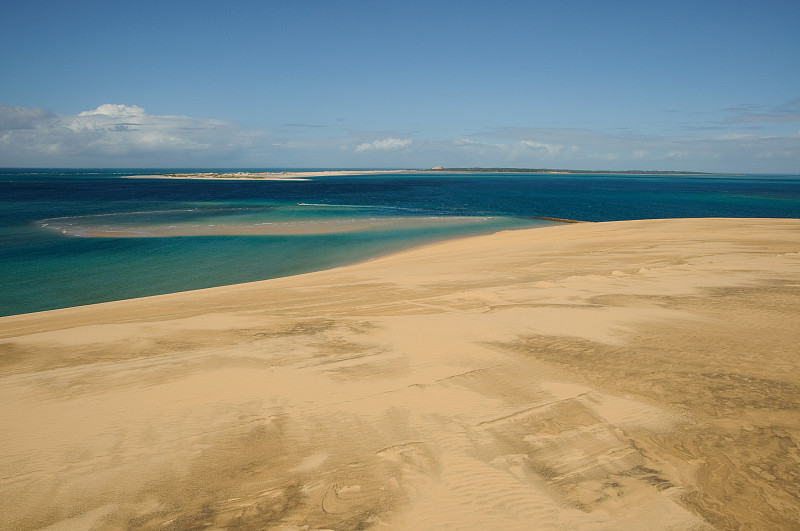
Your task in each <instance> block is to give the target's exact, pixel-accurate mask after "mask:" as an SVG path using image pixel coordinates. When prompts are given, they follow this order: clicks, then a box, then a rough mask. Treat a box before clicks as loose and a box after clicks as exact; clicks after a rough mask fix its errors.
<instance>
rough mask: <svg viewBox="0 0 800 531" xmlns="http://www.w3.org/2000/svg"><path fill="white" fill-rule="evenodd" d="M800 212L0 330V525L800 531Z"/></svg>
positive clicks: (451, 255)
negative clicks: (797, 216)
mask: <svg viewBox="0 0 800 531" xmlns="http://www.w3.org/2000/svg"><path fill="white" fill-rule="evenodd" d="M798 233H800V220H798V219H721V218H716V219H708V218H707V219H658V220H641V221H616V222H601V223H579V224H571V225H556V226H550V227H544V228H536V229H531V230H515V231H506V232H499V233H495V234H493V235H489V236H478V237H472V238H463V239H459V240H450V241H446V242H442V243H438V244H432V245H427V246H424V247H419V248H416V249H413V250H409V251H405V252H401V253H397V254H394V255H391V256H387V257H383V258H378V259H375V260H372V261H369V262H364V263H361V264H357V265H352V266H347V267H341V268H337V269H332V270H327V271H320V272H316V273H310V274H305V275H298V276H293V277H284V278H278V279H273V280H266V281H261V282H254V283H248V284H239V285H233V286H225V287H220V288H211V289H205V290H198V291H190V292H183V293H175V294H170V295H161V296H154V297H146V298H141V299H132V300H126V301H117V302H110V303H103V304H97V305H93V306H83V307H74V308H67V309H63V310H53V311H47V312H40V313H35V314H27V315H17V316H10V317H3V318H0V403H2V404H3V407H2V408H0V426H3V429H4V433H3V437H0V528H2V529H15V530H33V529H41V528H45V527H48V526H53V527H52V528H51V529H127V528H134V527H135V528H137V529H166V530H175V531H179V530H182V529H196V528H215V529H228V528H242V529H244V528H247V529H342V530H346V529H366V528H369V529H375V530H398V529H409V530H410V529H413V530H418V529H431V530H433V529H445V528H451V529H467V528H481V529H520V530H523V529H524V530H529V529H594V530H611V529H664V530H666V529H694V530H712V529H796V526H797V522H798V521H800V482H798V481H797V478H798V477H800V455H798V452H797V449H798V447H799V446H800V410H799V408H800V406H798V404H800V356H798V352H797V345H798V344H800V329H798V327H797V323H798V322H800V285H798V282H797V279H798V278H800V240H798V238H797V235H798Z"/></svg>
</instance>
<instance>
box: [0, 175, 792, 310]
mask: <svg viewBox="0 0 800 531" xmlns="http://www.w3.org/2000/svg"><path fill="white" fill-rule="evenodd" d="M189 171H217V172H218V171H223V170H219V169H216V170H203V169H197V168H191V169H186V168H184V169H180V168H179V169H176V168H171V169H124V170H120V169H103V170H59V169H48V170H41V169H35V170H31V169H0V315H12V314H18V313H27V312H35V311H42V310H49V309H55V308H63V307H68V306H76V305H83V304H91V303H96V302H103V301H110V300H118V299H128V298H133V297H141V296H147V295H155V294H160V293H170V292H176V291H185V290H191V289H198V288H206V287H211V286H219V285H226V284H234V283H239V282H249V281H254V280H262V279H267V278H275V277H280V276H286V275H293V274H299V273H306V272H310V271H315V270H320V269H326V268H330V267H335V266H339V265H344V264H348V263H355V262H360V261H364V260H368V259H371V258H375V257H378V256H381V255H385V254H388V253H391V252H394V251H398V250H401V249H405V248H409V247H413V246H415V245H419V244H422V243H427V242H432V241H436V240H442V239H448V238H454V237H461V236H467V235H477V234H488V233H492V232H497V231H499V230H506V229H517V228H527V227H535V226H542V225H546V224H549V223H548V222H545V221H541V220H537V219H532V218H534V217H536V216H547V217H554V218H569V219H579V220H585V221H611V220H623V219H644V218H671V217H774V218H782V217H787V218H800V175H743V176H730V175H719V176H711V175H708V176H705V175H704V176H688V175H675V176H655V175H609V174H580V175H577V174H546V175H545V174H496V173H491V174H442V175H432V174H424V175H421V174H391V175H365V176H349V177H317V178H311V179H310V180H308V181H245V180H226V181H199V180H175V179H128V178H125V176H129V175H143V174H151V175H152V174H160V173H177V172H189ZM225 171H280V169H263V168H235V169H230V170H225Z"/></svg>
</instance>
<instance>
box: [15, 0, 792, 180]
mask: <svg viewBox="0 0 800 531" xmlns="http://www.w3.org/2000/svg"><path fill="white" fill-rule="evenodd" d="M798 28H800V2H797V0H789V1H777V0H776V1H771V0H760V1H737V0H732V1H727V2H722V1H713V2H712V1H705V0H694V1H670V2H661V1H641V0H639V1H631V2H627V1H613V0H609V1H605V2H603V1H599V0H597V1H569V0H559V1H527V2H523V1H517V2H508V1H502V0H494V1H469V0H463V1H438V2H437V1H435V0H428V1H424V2H417V1H402V2H387V1H380V0H373V1H289V0H286V1H231V2H227V3H222V2H219V1H214V2H208V1H202V0H193V1H178V0H172V1H163V0H161V1H159V2H150V1H146V0H145V1H142V0H140V1H137V2H117V1H108V0H106V1H102V2H93V1H70V2H65V1H49V0H48V1H44V0H25V1H21V0H15V1H11V0H0V79H1V80H2V81H0V166H5V167H9V166H35V167H52V166H68V167H118V166H128V167H157V166H174V167H181V166H184V167H185V166H216V167H233V166H240V167H243V166H256V167H386V168H388V167H400V168H418V167H431V166H434V165H444V166H516V167H548V168H579V169H665V170H698V171H724V172H755V173H760V172H763V173H769V172H781V173H798V172H800V67H799V66H798V65H800V30H798Z"/></svg>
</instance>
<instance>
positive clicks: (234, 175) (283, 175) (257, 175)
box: [125, 170, 419, 181]
mask: <svg viewBox="0 0 800 531" xmlns="http://www.w3.org/2000/svg"><path fill="white" fill-rule="evenodd" d="M418 171H419V170H321V171H281V172H241V171H239V172H230V173H225V172H219V173H217V172H198V173H165V174H160V175H127V176H125V178H127V179H206V180H209V179H210V180H221V179H225V180H231V179H241V180H251V181H307V180H308V179H309V178H310V177H341V176H351V175H389V174H393V173H404V174H405V173H417V172H418Z"/></svg>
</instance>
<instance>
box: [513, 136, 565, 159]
mask: <svg viewBox="0 0 800 531" xmlns="http://www.w3.org/2000/svg"><path fill="white" fill-rule="evenodd" d="M519 145H520V146H521V147H523V148H530V149H532V150H534V151H539V152H542V153H544V154H546V155H550V156H552V155H557V154H558V153H559V152H560V151H561V149H562V148H563V147H564V146H561V145H555V144H547V143H544V142H533V141H531V140H520V142H519Z"/></svg>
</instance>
